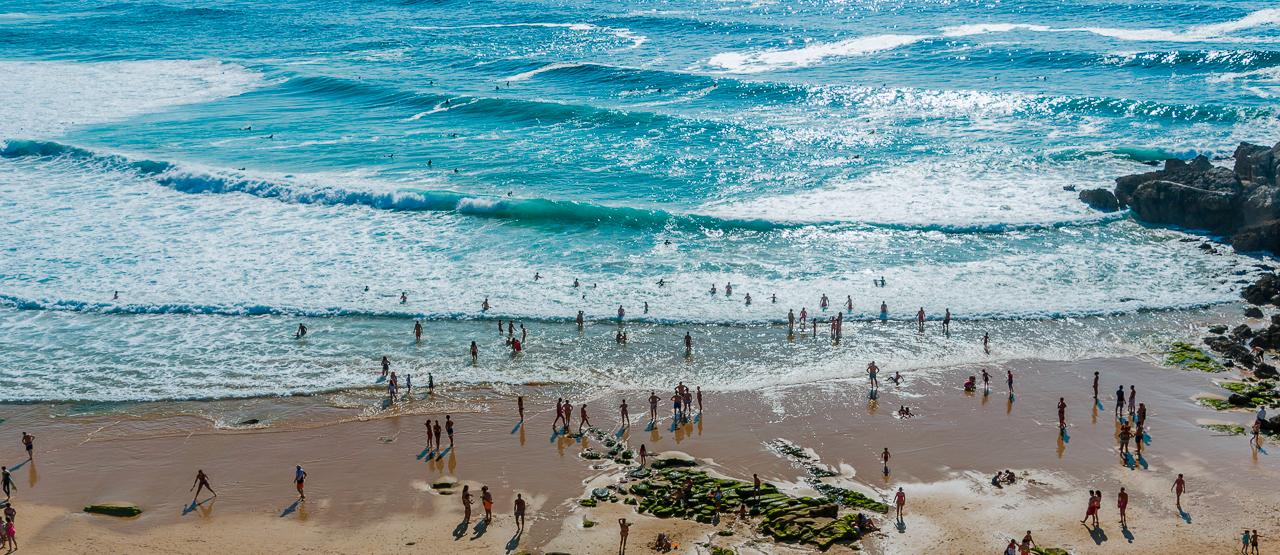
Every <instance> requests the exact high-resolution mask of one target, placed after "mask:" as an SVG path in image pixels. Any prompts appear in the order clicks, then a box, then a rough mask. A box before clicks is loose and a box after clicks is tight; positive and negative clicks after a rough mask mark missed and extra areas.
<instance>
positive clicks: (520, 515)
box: [516, 493, 525, 530]
mask: <svg viewBox="0 0 1280 555" xmlns="http://www.w3.org/2000/svg"><path fill="white" fill-rule="evenodd" d="M524 510H525V507H524V498H523V497H520V494H518V493H517V494H516V530H524Z"/></svg>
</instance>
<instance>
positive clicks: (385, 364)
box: [382, 356, 391, 378]
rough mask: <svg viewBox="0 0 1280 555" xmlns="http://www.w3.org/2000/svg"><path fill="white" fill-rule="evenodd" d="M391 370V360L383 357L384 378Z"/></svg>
mask: <svg viewBox="0 0 1280 555" xmlns="http://www.w3.org/2000/svg"><path fill="white" fill-rule="evenodd" d="M390 372H391V361H390V360H388V359H387V357H385V356H384V357H382V377H384V378H385V377H387V374H389V373H390Z"/></svg>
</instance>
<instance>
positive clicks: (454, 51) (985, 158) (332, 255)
mask: <svg viewBox="0 0 1280 555" xmlns="http://www.w3.org/2000/svg"><path fill="white" fill-rule="evenodd" d="M249 37H251V38H249ZM1278 44H1280V10H1277V9H1275V8H1274V7H1271V5H1270V4H1268V3H1263V2H1235V3H1231V4H1220V3H1202V2H1193V1H1187V0H1176V1H1168V2H1160V3H1156V4H1142V5H1138V4H1133V5H1128V4H1110V3H1095V2H1088V1H1083V0H1071V1H1069V2H1066V3H1061V2H1040V1H1034V2H1024V3H1017V4H1016V5H1011V4H1004V3H997V4H979V3H967V2H961V3H933V2H915V1H898V2H890V3H883V2H822V3H816V4H814V3H807V2H797V1H793V0H781V1H780V2H775V3H756V2H734V1H730V2H709V1H700V0H678V1H676V2H674V3H667V4H664V5H663V6H662V8H661V9H660V10H659V9H656V8H655V7H654V6H653V5H651V4H650V3H646V2H631V1H625V2H587V3H585V4H578V5H574V6H573V7H572V9H569V7H567V6H565V5H562V4H558V3H555V2H547V1H527V2H517V3H508V4H504V5H503V6H502V8H501V10H498V9H497V8H496V7H494V6H489V5H483V4H468V3H455V2H444V3H434V4H427V3H419V2H376V3H354V2H344V1H334V0H302V1H300V2H295V3H290V4H288V5H279V4H277V3H269V2H263V1H260V0H257V1H255V0H245V1H239V2H232V3H227V2H220V3H213V2H200V1H189V2H170V3H165V4H147V5H134V4H113V5H109V6H100V5H97V4H90V3H85V2H77V1H72V2H63V3H57V4H51V5H42V6H21V7H19V6H9V7H0V45H2V46H3V47H4V49H5V52H6V57H5V59H4V60H0V75H3V76H4V77H3V78H0V90H2V91H3V92H4V96H5V99H6V102H5V103H3V104H2V105H0V221H3V222H4V225H3V226H0V244H2V245H4V248H3V249H2V250H0V361H3V363H4V364H3V368H0V391H3V392H4V393H3V399H4V400H9V401H69V402H71V401H75V402H80V401H83V402H115V401H148V400H159V399H215V398H227V397H248V398H252V397H262V396H275V395H311V394H321V393H333V392H351V394H353V395H362V394H363V393H360V392H364V391H366V390H371V389H372V388H374V387H375V385H374V383H373V381H372V380H371V378H370V376H371V374H370V371H371V370H372V369H374V368H376V366H377V361H378V360H379V359H380V358H381V357H382V356H384V355H387V356H391V357H392V358H393V359H395V360H396V361H397V364H403V365H404V366H405V367H406V368H412V369H414V370H415V371H416V372H421V373H425V372H433V373H434V375H435V376H436V379H437V380H438V381H444V382H454V383H457V384H463V385H465V386H466V387H499V386H500V385H501V384H521V383H573V384H580V385H583V384H585V385H589V386H591V387H604V388H608V387H638V386H649V385H652V386H655V387H658V386H662V385H663V384H664V383H665V382H666V381H669V380H671V379H683V377H685V376H689V377H691V378H696V379H700V380H702V382H701V383H706V384H709V387H710V388H717V387H718V388H726V389H731V388H752V387H759V386H761V385H764V384H770V383H803V382H810V381H817V380H825V379H832V378H838V377H842V376H847V375H848V374H849V373H850V372H851V371H853V370H855V369H856V368H858V367H859V366H865V364H866V362H867V361H869V360H870V359H877V360H881V361H886V360H887V361H890V362H889V363H887V364H888V366H887V369H889V370H890V371H893V370H900V369H925V368H932V367H937V366H942V365H955V364H980V363H983V362H988V361H994V360H1009V359H1016V358H1047V359H1055V360H1070V359H1078V358H1084V357H1087V356H1106V355H1114V354H1133V353H1142V352H1147V351H1151V350H1157V349H1158V348H1159V344H1160V342H1161V341H1165V340H1171V339H1174V338H1177V337H1180V336H1179V334H1185V333H1186V330H1187V329H1188V326H1190V325H1192V323H1193V322H1196V321H1200V320H1203V319H1205V318H1209V317H1211V315H1212V314H1215V313H1216V312H1215V311H1218V310H1223V309H1222V307H1223V306H1225V305H1226V303H1233V302H1236V301H1237V300H1238V298H1239V291H1240V288H1241V287H1243V286H1244V284H1245V283H1246V282H1247V280H1248V278H1249V277H1250V276H1252V275H1255V274H1256V273H1258V272H1260V271H1262V270H1263V269H1264V268H1265V266H1266V265H1267V264H1270V259H1269V258H1263V257H1258V256H1243V255H1238V254H1235V253H1232V252H1230V249H1219V250H1218V252H1217V254H1205V253H1204V251H1203V250H1202V249H1201V248H1199V242H1198V241H1185V240H1184V239H1185V238H1186V237H1187V235H1186V234H1185V233H1183V232H1182V231H1180V230H1175V229H1165V228H1161V227H1155V226H1148V225H1142V224H1139V223H1137V222H1135V221H1133V219H1132V218H1130V217H1129V215H1128V214H1127V213H1124V212H1120V213H1111V214H1107V213H1101V212H1098V211H1095V210H1093V209H1091V208H1089V207H1088V206H1086V205H1084V204H1083V203H1081V202H1079V201H1078V199H1077V196H1076V195H1077V193H1076V192H1074V191H1073V190H1071V189H1076V190H1083V189H1088V188H1096V187H1109V186H1110V185H1111V184H1112V183H1113V181H1114V179H1115V178H1116V177H1119V176H1122V175H1127V174H1132V173H1139V172H1143V171H1149V169H1150V168H1149V165H1150V164H1153V163H1158V162H1160V161H1163V160H1164V159H1165V158H1168V157H1182V158H1186V157H1191V156H1195V155H1201V154H1203V155H1206V156H1208V157H1210V158H1211V159H1213V160H1214V161H1215V163H1219V164H1230V160H1229V159H1228V158H1229V157H1230V155H1231V152H1232V151H1233V150H1234V148H1235V145H1236V144H1238V143H1239V142H1240V141H1250V142H1255V143H1264V144H1273V143H1275V142H1277V141H1280V105H1278V104H1277V98H1278V97H1280V46H1277V45H1278ZM535 275H537V276H538V279H537V280H536V281H535V280H534V276H535ZM881 278H883V279H884V280H885V283H886V285H887V286H886V287H878V286H875V285H873V280H878V279H881ZM575 281H576V282H577V283H578V286H577V287H575V286H574V285H573V284H574V282H575ZM659 282H661V283H662V285H661V286H660V285H659ZM726 284H732V286H733V289H734V294H733V295H732V296H726V295H725V294H724V288H725V285H726ZM712 286H715V287H716V288H717V291H718V292H717V294H715V295H712V294H711V293H710V290H711V288H712ZM117 294H118V298H117ZM402 294H404V295H405V296H406V297H407V302H404V303H401V302H400V298H401V295H402ZM747 294H750V295H751V297H752V300H753V302H752V303H751V304H750V305H748V304H747V303H746V302H745V295H747ZM823 295H827V296H828V297H829V298H830V299H831V305H832V306H831V308H829V309H828V310H826V311H822V310H820V309H819V308H818V306H817V305H818V301H819V299H820V298H821V297H822V296H823ZM774 298H776V299H777V300H776V302H775V301H774V300H773V299H774ZM486 299H487V300H488V302H489V303H490V305H491V306H492V308H491V309H490V310H488V311H482V310H481V308H480V307H481V303H482V302H484V301H485V300H486ZM846 299H848V300H849V302H852V304H853V308H852V309H851V310H850V309H846V308H845V303H846ZM881 302H884V303H886V304H887V305H888V306H889V308H890V311H889V316H890V322H889V323H887V324H886V323H878V319H879V318H878V317H879V307H880V303H881ZM620 306H621V307H624V308H625V310H626V313H627V316H626V318H625V319H624V321H623V322H618V321H617V320H616V314H617V310H618V308H619V307H620ZM646 306H647V310H646V308H645V307H646ZM921 307H923V308H924V309H925V310H926V312H927V313H928V314H929V317H930V318H931V319H936V318H938V317H940V316H941V314H942V313H943V311H944V310H946V309H950V311H951V313H952V314H953V315H954V317H955V318H956V319H957V321H958V323H957V326H956V327H957V330H956V332H955V333H954V334H953V335H952V336H951V337H948V338H945V340H942V341H937V342H934V341H925V340H923V339H921V337H920V336H919V335H917V334H915V333H913V332H911V330H910V329H909V328H910V326H909V324H907V323H906V322H907V321H908V320H909V319H911V318H913V317H914V314H915V311H916V310H917V309H919V308H921ZM802 308H803V309H807V311H808V313H809V314H815V313H816V314H818V315H819V317H820V318H822V319H823V321H824V322H825V321H826V320H827V319H828V318H831V317H832V316H833V315H834V314H835V312H836V311H841V312H843V313H844V318H846V319H847V320H848V321H849V322H850V324H849V329H850V330H851V331H846V339H845V340H844V341H842V342H841V343H840V344H839V345H832V344H831V342H830V341H826V340H825V339H824V340H821V341H819V340H817V339H816V338H814V337H812V335H813V334H812V333H809V334H807V335H803V336H802V337H794V336H793V337H791V338H788V333H787V329H786V326H785V325H783V324H782V322H785V320H786V315H787V311H788V310H794V311H795V312H796V313H797V314H799V312H800V310H801V309H802ZM579 311H582V312H583V313H584V316H585V318H586V319H587V325H585V326H583V327H582V328H579V327H578V326H576V325H573V323H572V321H573V319H574V317H575V316H576V315H577V314H578V312H579ZM498 319H502V320H515V321H517V322H518V324H524V325H525V326H526V328H528V329H529V330H530V334H531V335H530V338H529V339H530V341H529V345H528V348H527V350H526V353H525V354H524V355H523V356H522V357H521V358H518V359H512V358H511V357H509V356H508V355H507V354H506V347H505V344H504V340H505V338H506V336H505V335H502V336H499V335H498V334H497V333H496V331H495V328H496V320H498ZM415 320H419V321H422V322H424V325H425V326H426V330H427V334H426V337H425V338H424V341H423V342H420V343H417V342H413V341H411V337H410V334H409V330H410V329H411V328H412V326H413V322H414V321H415ZM300 323H305V324H306V325H307V326H308V327H309V328H310V329H311V330H312V333H311V334H310V335H309V336H308V339H306V340H302V341H299V340H297V339H295V338H294V337H293V333H294V330H295V329H296V328H297V326H298V324H300ZM619 329H623V330H627V331H628V332H629V338H630V341H629V343H628V345H627V346H625V347H621V346H619V345H618V344H617V343H616V342H614V339H613V338H614V334H615V333H616V332H617V331H619ZM686 331H689V332H691V333H693V334H694V335H695V336H696V337H697V338H698V345H699V349H698V356H696V357H693V358H688V359H686V358H685V357H684V356H683V351H682V350H681V349H679V348H678V346H679V345H678V344H679V340H680V338H681V337H683V335H684V333H685V332H686ZM819 331H820V334H819V335H822V334H821V332H822V331H824V330H822V329H820V330H819ZM985 333H990V334H992V336H993V337H996V338H997V345H998V347H997V348H996V349H995V350H994V352H993V353H991V354H988V353H985V352H982V350H981V348H980V339H981V337H982V336H983V334H985ZM806 338H807V339H806ZM471 341H477V342H478V343H479V344H480V345H481V347H482V349H483V352H484V353H485V355H484V356H483V357H482V358H481V361H480V363H478V364H477V365H471V364H470V359H469V357H467V356H466V348H467V345H469V344H470V342H471ZM882 366H884V365H882Z"/></svg>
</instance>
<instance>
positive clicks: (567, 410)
mask: <svg viewBox="0 0 1280 555" xmlns="http://www.w3.org/2000/svg"><path fill="white" fill-rule="evenodd" d="M572 425H573V405H571V404H569V400H568V399H565V401H564V431H565V433H569V426H572Z"/></svg>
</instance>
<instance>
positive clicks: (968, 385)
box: [964, 376, 978, 393]
mask: <svg viewBox="0 0 1280 555" xmlns="http://www.w3.org/2000/svg"><path fill="white" fill-rule="evenodd" d="M977 381H978V380H977V378H975V377H973V376H969V381H967V382H964V392H965V393H972V392H973V391H974V390H976V389H977V385H976V382H977Z"/></svg>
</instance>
